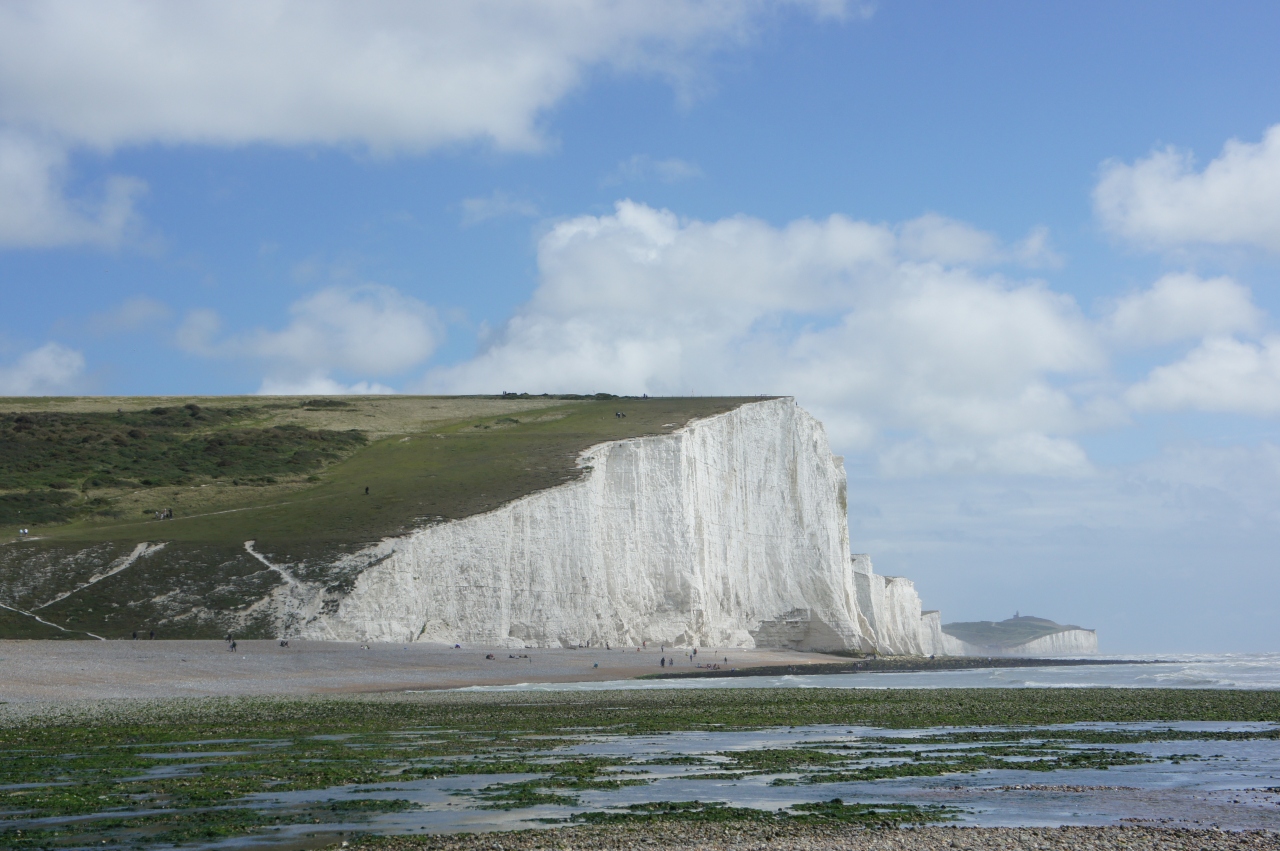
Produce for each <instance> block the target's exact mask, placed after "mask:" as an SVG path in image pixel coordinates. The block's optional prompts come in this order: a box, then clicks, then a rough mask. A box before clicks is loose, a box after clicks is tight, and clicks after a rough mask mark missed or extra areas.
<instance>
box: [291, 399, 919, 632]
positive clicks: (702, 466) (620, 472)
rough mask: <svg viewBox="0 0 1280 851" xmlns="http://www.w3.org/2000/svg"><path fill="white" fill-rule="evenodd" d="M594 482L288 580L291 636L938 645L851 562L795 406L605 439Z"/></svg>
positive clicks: (841, 518) (908, 588)
mask: <svg viewBox="0 0 1280 851" xmlns="http://www.w3.org/2000/svg"><path fill="white" fill-rule="evenodd" d="M579 463H580V464H581V465H582V466H583V467H585V468H586V469H587V473H586V475H584V476H583V477H582V478H580V479H578V480H575V481H573V482H570V483H567V484H564V485H561V486H559V487H555V488H551V489H549V490H545V491H540V492H538V493H534V494H530V495H529V496H526V497H523V498H521V499H518V500H516V501H514V502H511V503H509V504H507V505H504V506H502V507H500V508H498V509H496V510H494V511H490V512H488V513H485V514H480V515H476V516H473V517H468V518H465V519H462V520H456V521H452V522H447V523H441V524H439V525H433V526H428V527H426V528H423V529H421V530H419V531H416V532H414V533H412V534H409V535H406V536H403V537H398V538H390V539H386V540H383V541H381V542H380V543H378V544H376V545H373V546H371V547H368V548H366V549H365V550H363V551H361V552H359V553H356V554H354V555H352V556H350V557H348V559H347V560H348V562H349V564H350V565H351V566H353V570H354V571H358V572H356V575H355V580H354V584H353V585H351V586H350V587H349V588H347V589H346V590H343V591H334V590H333V589H332V588H330V589H322V588H319V587H311V586H307V585H306V584H305V583H300V582H291V583H287V584H285V585H284V586H281V587H280V588H279V589H278V590H277V592H276V598H275V601H274V602H275V606H276V609H277V611H279V612H281V623H282V624H283V625H284V627H283V628H284V630H285V632H286V633H288V634H292V635H297V636H299V637H306V638H317V639H343V640H353V641H402V642H403V641H418V640H422V641H437V642H439V641H443V642H449V643H453V642H468V643H473V644H490V645H503V646H512V647H524V646H538V647H548V646H575V645H578V644H586V643H590V644H591V645H593V646H596V645H603V644H604V643H606V642H608V643H610V644H612V645H614V646H618V645H634V644H639V643H640V642H642V641H648V642H649V643H651V644H667V645H675V646H691V645H692V646H729V647H752V646H782V647H794V648H799V649H811V648H812V649H850V650H863V651H877V652H881V653H920V654H932V653H941V652H943V649H942V646H941V641H942V638H943V636H942V633H941V631H940V629H939V623H938V617H937V613H936V612H931V613H929V614H927V615H922V613H921V611H920V599H919V597H918V596H917V595H916V592H915V589H914V587H913V586H912V584H911V583H910V582H909V581H907V580H905V579H900V578H895V577H884V576H878V575H876V574H875V573H873V572H872V569H871V561H870V559H869V558H867V557H866V556H851V555H850V554H849V530H848V521H847V518H846V502H845V473H844V464H843V460H842V459H841V458H839V457H837V456H833V455H832V454H831V450H830V447H829V445H828V443H827V436H826V432H825V430H824V429H823V427H822V424H821V423H820V422H818V421H817V420H816V419H814V418H813V417H812V416H810V415H809V414H808V413H807V412H806V411H804V410H803V409H801V408H800V407H799V406H797V405H796V404H795V402H794V401H793V400H791V399H788V398H782V399H770V400H764V401H760V402H755V403H750V404H746V405H743V406H741V407H739V408H737V409H735V410H733V411H730V412H728V413H725V414H720V415H718V416H714V417H709V418H706V419H702V420H695V421H693V422H691V423H689V424H688V425H686V426H685V427H684V428H681V429H678V430H676V431H674V432H672V433H671V434H667V435H659V436H653V437H642V438H635V439H630V440H620V441H614V442H610V443H603V444H600V445H598V446H595V447H592V448H591V449H589V450H587V451H586V452H584V453H583V454H582V456H581V457H580V459H579Z"/></svg>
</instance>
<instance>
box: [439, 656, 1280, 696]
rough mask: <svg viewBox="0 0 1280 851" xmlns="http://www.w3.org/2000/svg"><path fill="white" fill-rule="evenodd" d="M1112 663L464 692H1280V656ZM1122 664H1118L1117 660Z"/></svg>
mask: <svg viewBox="0 0 1280 851" xmlns="http://www.w3.org/2000/svg"><path fill="white" fill-rule="evenodd" d="M1096 658H1097V659H1098V660H1107V661H1109V662H1111V664H1104V665H1071V666H1061V665H1054V666H1043V667H1041V666H1031V667H1026V668H974V669H969V670H963V671H921V672H914V673H881V674H788V675H785V676H772V677H717V678H706V679H701V678H690V679H674V680H609V681H605V682H591V683H518V684H515V685H498V686H471V687H469V688H465V689H460V691H606V690H612V689H669V688H870V689H888V688H1212V689H1280V653H1219V654H1207V653H1191V654H1159V655H1152V656H1145V657H1135V656H1124V657H1119V656H1114V657H1112V656H1099V657H1096ZM1117 661H1118V662H1120V664H1115V662H1117Z"/></svg>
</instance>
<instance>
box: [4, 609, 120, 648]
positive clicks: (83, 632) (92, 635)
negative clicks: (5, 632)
mask: <svg viewBox="0 0 1280 851" xmlns="http://www.w3.org/2000/svg"><path fill="white" fill-rule="evenodd" d="M0 609H8V610H9V611H11V612H16V613H17V614H20V615H26V616H27V617H29V618H34V619H35V620H37V621H39V622H40V623H42V624H44V625H45V626H51V627H53V628H54V629H60V630H62V631H63V632H65V633H67V634H68V635H74V634H79V635H87V636H89V637H90V638H96V639H98V640H99V641H106V639H105V638H103V637H102V636H101V635H98V634H96V633H92V632H89V631H88V630H87V629H67V628H66V627H65V626H62V625H61V624H56V623H54V622H53V621H47V620H45V619H44V618H42V617H40V616H39V615H37V614H36V613H35V612H28V611H26V610H25V609H19V608H16V607H14V606H7V605H5V604H4V603H0Z"/></svg>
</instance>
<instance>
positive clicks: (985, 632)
mask: <svg viewBox="0 0 1280 851" xmlns="http://www.w3.org/2000/svg"><path fill="white" fill-rule="evenodd" d="M1069 629H1083V627H1079V626H1074V625H1071V624H1060V623H1055V622H1053V621H1051V620H1048V619H1047V618H1036V617H1031V616H1030V615H1024V616H1022V617H1013V618H1009V619H1008V620H1003V621H971V622H966V623H948V624H943V625H942V631H943V632H945V633H946V634H947V635H950V636H951V637H952V638H958V639H960V640H961V641H964V642H966V643H968V644H976V645H978V646H980V647H1000V648H1010V647H1017V646H1019V645H1021V644H1026V643H1027V642H1028V641H1035V640H1036V639H1037V638H1044V637H1045V636H1046V635H1053V634H1054V633H1058V632H1066V631H1067V630H1069Z"/></svg>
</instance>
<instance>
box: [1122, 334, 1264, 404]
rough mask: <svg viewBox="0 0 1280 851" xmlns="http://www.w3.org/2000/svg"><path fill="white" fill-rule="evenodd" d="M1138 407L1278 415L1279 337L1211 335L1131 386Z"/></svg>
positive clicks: (1132, 401) (1132, 400)
mask: <svg viewBox="0 0 1280 851" xmlns="http://www.w3.org/2000/svg"><path fill="white" fill-rule="evenodd" d="M1128 400H1129V402H1130V404H1132V405H1133V406H1134V407H1135V408H1138V409H1140V410H1154V411H1177V410H1188V409H1190V410H1200V411H1215V412H1222V413H1235V414H1251V415H1255V416H1273V415H1275V414H1280V337H1275V336H1268V337H1266V338H1264V339H1262V340H1261V341H1260V342H1257V343H1254V342H1249V341H1242V340H1237V339H1235V338H1232V337H1212V338H1209V339H1207V340H1205V341H1204V342H1203V343H1201V344H1200V345H1199V346H1197V347H1196V348H1195V349H1193V350H1192V351H1191V352H1190V353H1189V354H1188V355H1187V356H1186V357H1185V358H1183V359H1181V360H1179V361H1176V362H1174V363H1171V364H1168V365H1165V366H1160V367H1157V368H1155V369H1154V370H1152V371H1151V374H1150V375H1149V376H1148V377H1147V379H1146V380H1145V381H1143V382H1141V383H1139V384H1136V385H1134V386H1133V387H1132V388H1130V389H1129V392H1128Z"/></svg>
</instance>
